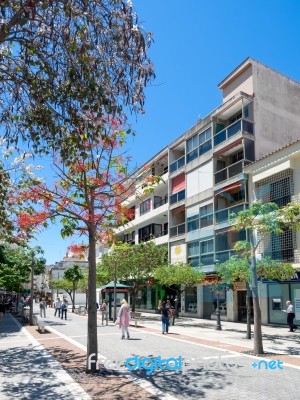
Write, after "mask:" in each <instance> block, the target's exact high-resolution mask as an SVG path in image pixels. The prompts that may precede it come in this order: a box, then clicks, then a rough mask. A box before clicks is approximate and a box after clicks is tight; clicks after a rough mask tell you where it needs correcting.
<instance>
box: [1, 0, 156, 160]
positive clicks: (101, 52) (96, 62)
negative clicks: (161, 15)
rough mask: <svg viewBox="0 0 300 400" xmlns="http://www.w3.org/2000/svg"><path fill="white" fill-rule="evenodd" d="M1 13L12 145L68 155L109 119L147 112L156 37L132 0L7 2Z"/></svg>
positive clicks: (5, 108) (5, 112)
mask: <svg viewBox="0 0 300 400" xmlns="http://www.w3.org/2000/svg"><path fill="white" fill-rule="evenodd" d="M0 12H1V17H2V18H1V24H0V63H1V77H0V82H1V85H0V104H1V108H2V110H1V119H0V120H1V123H2V125H3V126H4V127H5V130H6V135H7V137H8V138H9V140H10V141H11V142H15V143H17V142H18V140H19V139H20V138H21V139H23V140H25V141H27V142H31V143H32V145H33V148H34V150H35V151H40V152H46V153H47V152H49V150H50V149H56V150H58V151H59V153H60V155H61V157H63V158H68V157H69V156H70V154H71V153H72V149H73V148H78V147H79V148H80V149H81V150H84V143H83V142H85V141H86V138H87V137H88V138H89V139H91V140H94V139H99V138H100V137H102V135H103V129H102V122H103V118H109V117H107V116H114V117H116V116H117V115H121V114H123V112H124V106H125V107H126V109H127V110H128V109H130V110H132V111H138V112H144V111H143V107H144V99H145V97H144V87H145V86H146V85H147V84H148V83H149V82H150V81H151V79H152V78H153V77H154V72H153V65H152V63H151V61H150V59H149V58H148V55H147V51H148V47H149V46H150V44H151V42H152V36H151V34H149V33H146V32H144V31H143V28H142V26H141V25H140V24H139V21H138V17H137V14H136V13H135V11H134V9H133V7H132V3H131V1H124V0H52V1H48V0H4V1H1V5H0ZM95 118H97V124H98V129H97V130H93V135H94V136H93V137H92V136H91V132H90V130H89V126H90V124H93V122H94V119H95ZM122 118H123V119H124V116H122Z"/></svg>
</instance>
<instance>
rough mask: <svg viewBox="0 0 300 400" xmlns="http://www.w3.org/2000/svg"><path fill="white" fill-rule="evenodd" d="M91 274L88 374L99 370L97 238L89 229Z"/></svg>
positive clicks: (93, 229)
mask: <svg viewBox="0 0 300 400" xmlns="http://www.w3.org/2000/svg"><path fill="white" fill-rule="evenodd" d="M88 262H89V273H88V307H87V312H88V320H87V325H88V327H87V359H86V372H87V373H92V372H96V370H97V360H98V341H97V306H96V300H97V299H96V297H97V296H96V236H95V228H94V227H89V253H88Z"/></svg>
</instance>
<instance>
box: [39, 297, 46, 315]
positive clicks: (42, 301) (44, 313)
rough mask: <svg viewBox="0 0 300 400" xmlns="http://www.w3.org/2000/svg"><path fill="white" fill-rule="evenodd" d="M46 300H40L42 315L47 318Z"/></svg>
mask: <svg viewBox="0 0 300 400" xmlns="http://www.w3.org/2000/svg"><path fill="white" fill-rule="evenodd" d="M46 307H47V305H46V302H45V301H44V300H41V301H40V316H41V317H44V318H46Z"/></svg>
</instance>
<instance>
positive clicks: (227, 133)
mask: <svg viewBox="0 0 300 400" xmlns="http://www.w3.org/2000/svg"><path fill="white" fill-rule="evenodd" d="M241 131H243V132H247V133H250V134H252V135H253V123H252V122H250V121H245V120H243V119H239V120H238V121H236V122H234V123H233V124H231V125H229V126H227V127H226V128H225V129H223V130H222V131H221V132H218V133H217V134H216V135H215V136H214V146H217V145H218V144H220V143H222V142H225V140H227V139H229V138H231V136H234V135H235V134H237V133H238V132H241Z"/></svg>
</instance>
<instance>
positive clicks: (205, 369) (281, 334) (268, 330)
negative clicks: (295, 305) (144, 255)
mask: <svg viewBox="0 0 300 400" xmlns="http://www.w3.org/2000/svg"><path fill="white" fill-rule="evenodd" d="M53 314H54V311H53V310H52V309H48V310H47V318H45V319H44V322H45V325H47V326H49V329H50V330H52V331H53V332H56V333H59V334H60V335H64V336H67V337H68V338H69V339H71V340H72V341H73V342H74V343H76V344H78V346H80V347H81V348H85V346H86V322H87V318H86V317H80V316H77V315H75V314H72V313H70V312H69V313H68V320H67V321H65V320H61V319H59V318H57V317H54V316H53ZM153 317H155V316H153ZM99 322H100V321H99ZM195 324H196V325H198V326H193V322H191V321H186V322H184V319H183V320H180V321H178V325H177V326H174V327H171V329H170V330H171V333H170V334H169V335H162V334H161V331H160V322H159V321H153V320H147V321H143V322H142V324H141V327H138V328H134V327H131V328H130V334H131V338H130V340H125V341H124V340H121V334H120V332H119V329H118V328H117V327H116V326H114V325H113V324H112V323H110V324H109V326H102V325H100V324H99V325H98V343H99V353H100V354H101V355H102V356H103V357H104V358H107V359H108V360H107V361H106V365H109V364H110V365H111V364H112V363H114V365H116V362H117V363H118V365H119V364H122V365H124V363H125V361H126V360H127V359H128V358H132V357H134V356H138V357H141V358H144V357H151V358H154V357H159V356H161V358H163V359H168V358H175V359H177V360H178V357H182V359H184V364H187V365H186V367H185V370H184V371H169V370H168V371H162V370H159V369H156V370H155V371H153V372H152V373H151V374H149V372H148V374H147V371H146V370H145V369H142V370H135V371H132V372H131V376H132V377H138V378H141V379H142V380H141V381H139V382H140V383H141V384H144V385H148V387H149V388H152V389H153V390H160V391H161V392H163V393H164V394H165V395H167V397H166V398H169V399H199V398H205V399H217V398H220V397H223V396H224V397H227V398H229V399H231V400H236V399H270V398H274V399H275V398H276V399H277V398H278V399H279V398H280V399H294V398H298V393H299V390H298V385H297V384H296V382H297V378H298V376H299V369H300V359H299V354H300V351H299V350H300V342H299V334H297V333H295V334H294V335H293V336H292V335H290V334H288V332H287V328H286V327H277V328H273V327H263V332H264V336H265V337H266V340H265V343H266V345H265V351H267V352H271V353H273V354H270V355H268V357H267V358H265V360H267V361H266V362H264V361H262V362H260V363H259V361H260V360H261V359H259V358H255V357H252V356H250V355H245V354H241V352H240V351H236V350H237V349H243V348H244V350H247V348H249V350H250V349H251V348H252V344H253V341H247V340H245V339H243V336H244V333H243V330H245V325H243V324H232V323H224V324H223V331H221V332H219V331H215V330H214V324H215V322H214V321H205V322H204V320H194V325H195ZM201 324H202V325H203V326H201ZM46 340H47V338H46V337H45V338H41V340H40V343H43V341H46ZM284 354H293V358H290V359H288V356H284ZM179 360H180V359H179ZM188 360H189V361H188ZM272 360H274V362H272ZM270 361H271V363H270V364H268V365H267V362H268V363H269V362H270ZM278 361H279V363H278ZM255 362H256V365H255V364H254V363H255ZM292 364H294V365H293V366H289V365H292ZM147 368H150V367H149V366H148V367H147ZM121 372H122V373H123V374H127V375H128V371H127V370H126V369H125V368H123V369H121ZM270 382H271V385H270ZM159 398H162V397H161V395H160V397H159Z"/></svg>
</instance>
